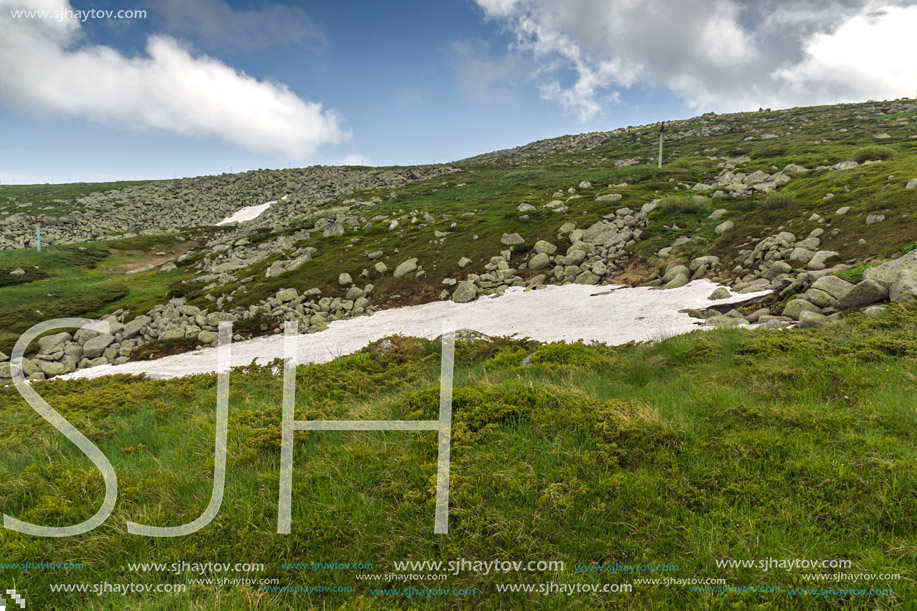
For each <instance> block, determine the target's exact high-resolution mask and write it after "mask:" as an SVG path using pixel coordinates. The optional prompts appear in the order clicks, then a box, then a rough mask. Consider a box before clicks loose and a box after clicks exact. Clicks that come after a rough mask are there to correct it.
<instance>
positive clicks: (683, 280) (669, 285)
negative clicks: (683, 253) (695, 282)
mask: <svg viewBox="0 0 917 611" xmlns="http://www.w3.org/2000/svg"><path fill="white" fill-rule="evenodd" d="M681 267H684V266H683V265H682V266H681ZM690 281H691V279H690V277H689V276H688V274H686V273H684V272H679V273H678V274H676V275H675V277H674V278H672V279H671V280H669V281H668V282H666V283H665V284H664V285H662V288H663V289H677V288H679V287H682V286H684V285H686V284H688V282H690Z"/></svg>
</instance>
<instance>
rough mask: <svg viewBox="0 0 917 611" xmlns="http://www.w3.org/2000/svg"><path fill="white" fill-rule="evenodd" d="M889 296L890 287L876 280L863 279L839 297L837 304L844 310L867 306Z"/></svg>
mask: <svg viewBox="0 0 917 611" xmlns="http://www.w3.org/2000/svg"><path fill="white" fill-rule="evenodd" d="M887 298H888V289H887V288H885V287H884V286H883V285H881V284H879V283H878V282H876V281H874V280H863V281H862V282H860V283H858V284H856V285H855V286H854V287H853V288H852V289H850V292H848V293H847V294H846V295H844V296H843V297H842V298H841V299H838V302H837V306H838V307H839V308H841V309H843V310H848V309H850V308H859V307H862V306H867V305H870V304H873V303H876V302H877V301H884V300H885V299H887Z"/></svg>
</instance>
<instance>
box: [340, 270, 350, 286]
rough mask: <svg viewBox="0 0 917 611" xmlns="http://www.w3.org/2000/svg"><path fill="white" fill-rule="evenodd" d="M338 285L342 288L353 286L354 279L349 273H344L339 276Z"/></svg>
mask: <svg viewBox="0 0 917 611" xmlns="http://www.w3.org/2000/svg"><path fill="white" fill-rule="evenodd" d="M338 284H340V285H341V286H347V285H348V284H353V278H351V277H350V274H348V273H347V272H342V273H341V275H339V276H338Z"/></svg>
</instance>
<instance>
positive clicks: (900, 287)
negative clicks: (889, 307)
mask: <svg viewBox="0 0 917 611" xmlns="http://www.w3.org/2000/svg"><path fill="white" fill-rule="evenodd" d="M888 298H889V299H890V300H891V301H893V302H895V303H910V302H912V301H917V271H914V270H910V269H902V270H901V271H900V272H898V276H897V278H895V281H894V282H893V283H892V285H891V288H890V289H889V290H888Z"/></svg>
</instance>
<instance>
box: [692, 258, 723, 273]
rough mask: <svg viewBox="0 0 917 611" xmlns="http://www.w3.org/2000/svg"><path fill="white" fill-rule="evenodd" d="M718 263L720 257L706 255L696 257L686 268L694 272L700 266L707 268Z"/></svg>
mask: <svg viewBox="0 0 917 611" xmlns="http://www.w3.org/2000/svg"><path fill="white" fill-rule="evenodd" d="M719 264H720V258H719V257H716V256H713V255H708V256H706V257H697V258H696V259H694V260H692V261H691V263H689V264H688V269H689V270H690V271H692V272H696V271H697V270H699V269H700V268H701V267H704V266H707V267H708V268H712V267H716V266H717V265H719Z"/></svg>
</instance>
